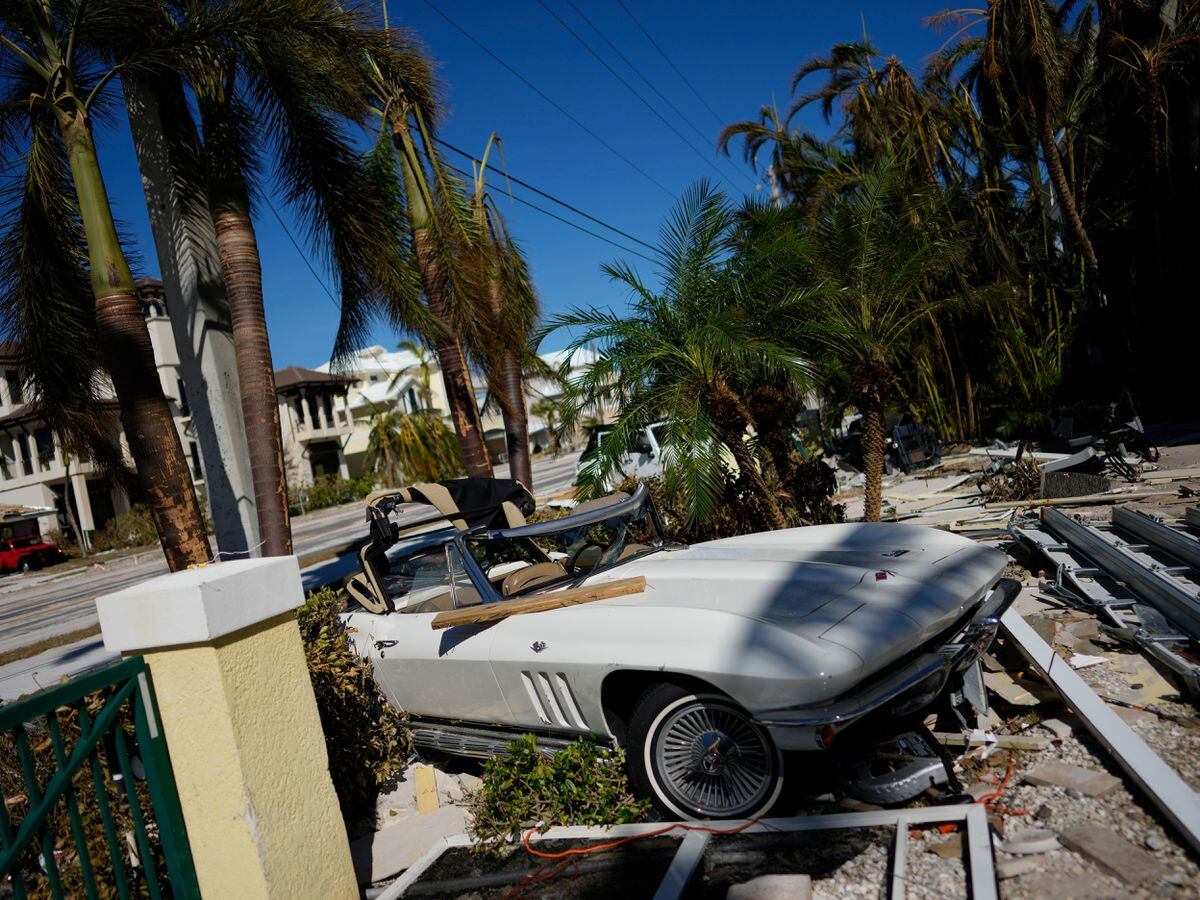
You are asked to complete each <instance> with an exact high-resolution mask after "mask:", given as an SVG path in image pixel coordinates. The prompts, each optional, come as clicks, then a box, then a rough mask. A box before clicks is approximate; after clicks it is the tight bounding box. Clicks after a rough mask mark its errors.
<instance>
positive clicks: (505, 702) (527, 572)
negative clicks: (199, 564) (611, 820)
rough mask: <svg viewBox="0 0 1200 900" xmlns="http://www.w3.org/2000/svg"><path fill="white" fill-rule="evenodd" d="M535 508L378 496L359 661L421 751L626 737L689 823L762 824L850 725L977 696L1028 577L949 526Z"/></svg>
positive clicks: (528, 503)
mask: <svg viewBox="0 0 1200 900" xmlns="http://www.w3.org/2000/svg"><path fill="white" fill-rule="evenodd" d="M412 504H420V506H417V507H414V506H413V505H412ZM532 507H533V503H532V498H530V496H529V494H528V493H527V492H526V491H525V490H524V488H522V487H521V486H520V485H519V484H518V483H516V482H511V481H499V480H492V479H459V480H456V481H450V482H445V483H443V484H437V485H416V486H414V487H411V488H406V489H402V490H397V491H388V492H383V493H381V494H377V495H373V496H372V497H371V498H369V499H368V504H367V511H368V520H369V522H370V526H371V540H370V541H369V543H368V544H367V545H366V546H365V547H364V548H363V550H362V552H361V554H360V558H361V561H362V566H363V571H362V573H361V574H358V575H355V576H353V577H352V578H351V579H350V580H349V581H348V582H347V589H348V591H349V593H350V594H351V596H352V597H353V598H354V600H356V601H357V603H354V604H351V606H350V607H349V608H348V611H347V612H346V613H344V614H343V615H344V621H345V623H346V625H347V627H348V629H349V631H350V634H351V638H352V639H353V641H354V643H355V646H356V650H357V652H358V653H359V654H361V655H362V656H364V657H368V658H369V659H370V660H371V661H372V663H373V667H374V671H375V675H376V679H377V681H378V682H379V684H380V686H381V688H382V690H383V691H384V693H385V694H386V695H387V697H388V699H389V700H390V701H391V702H392V703H394V704H395V705H396V706H398V707H400V708H401V709H403V710H405V711H406V712H407V713H408V714H409V716H410V724H411V727H412V729H413V734H414V739H415V741H416V743H417V744H418V745H419V746H425V747H429V748H435V749H438V750H441V751H443V752H449V753H454V754H464V755H474V756H489V755H492V754H494V753H500V752H503V751H504V749H505V748H506V747H507V745H508V743H509V742H511V741H512V740H513V739H514V738H515V737H516V736H518V735H520V734H523V733H527V732H533V733H535V734H536V735H538V737H539V744H540V745H541V746H543V747H546V748H547V749H551V750H553V749H554V748H556V747H561V746H564V745H565V744H566V743H569V742H570V741H572V740H575V739H577V738H578V737H580V736H591V737H593V738H594V739H596V740H598V741H602V742H610V743H611V742H615V743H617V744H620V745H623V746H624V747H625V748H626V751H627V759H628V764H629V775H630V779H631V782H632V785H633V787H634V789H635V791H638V792H640V793H641V794H642V795H644V796H647V797H649V798H651V799H652V800H653V802H654V803H655V805H656V806H657V807H658V808H659V809H660V811H661V812H663V813H664V814H666V815H668V816H671V817H681V818H721V817H744V816H751V815H755V814H758V813H761V812H763V811H765V810H767V809H769V808H770V807H771V806H772V805H773V803H774V802H775V800H776V799H777V798H778V796H779V793H780V790H781V786H782V783H783V774H784V751H811V752H821V751H828V750H829V748H830V747H831V746H833V747H840V746H843V745H848V743H846V742H845V741H846V740H848V738H849V735H848V734H847V735H844V734H843V732H850V733H852V732H854V731H855V729H866V728H867V727H868V724H867V723H871V722H874V723H876V724H878V723H880V722H881V721H882V722H884V723H890V722H897V721H900V720H901V719H902V718H903V717H906V716H907V717H909V718H910V719H911V718H912V716H911V714H913V713H916V712H919V711H920V710H923V709H925V708H926V707H928V706H929V705H930V704H931V703H933V701H934V700H935V699H937V698H938V697H939V695H943V694H948V695H950V696H953V697H954V698H955V701H956V702H962V701H963V698H964V697H965V698H967V699H968V700H971V701H972V702H973V703H975V705H976V706H978V702H976V701H975V700H973V699H972V698H974V697H979V698H980V702H981V698H982V684H981V681H980V676H979V669H978V664H977V662H976V660H977V658H978V656H979V654H980V653H981V651H982V650H984V649H986V648H987V646H988V645H989V644H990V643H991V640H992V638H993V637H994V635H995V632H996V628H997V620H998V617H999V615H1000V614H1001V613H1002V612H1003V610H1004V608H1005V607H1006V606H1007V605H1008V603H1010V602H1011V601H1012V599H1013V597H1014V596H1015V593H1016V588H1017V585H1016V583H1015V582H1012V581H1007V580H1003V581H1002V580H1001V577H1000V576H1001V573H1002V572H1003V570H1004V565H1005V557H1004V555H1003V554H1001V553H1000V552H998V551H996V550H992V549H988V548H986V547H983V546H980V545H979V544H977V543H975V542H973V541H971V540H968V539H966V538H963V537H959V536H957V535H953V534H949V533H947V532H943V531H937V530H934V529H930V528H923V527H918V526H912V525H897V524H847V525H821V526H812V527H807V528H795V529H789V530H786V531H774V532H768V533H762V534H751V535H745V536H742V537H735V538H727V539H724V540H718V541H709V542H706V543H701V544H693V545H690V546H688V545H684V544H678V543H673V542H671V541H668V540H666V539H665V538H664V537H663V531H662V527H661V523H660V521H659V518H658V515H657V513H656V512H655V509H654V506H653V503H652V502H651V500H650V497H649V494H648V492H647V491H646V489H645V487H644V486H642V487H639V488H638V489H637V490H636V491H635V492H634V493H633V495H632V496H630V495H627V494H623V493H619V494H614V495H612V496H610V497H606V498H603V499H601V500H595V501H591V502H588V503H583V504H580V505H579V506H577V507H576V508H575V509H574V510H573V511H572V512H571V513H570V514H569V515H567V516H565V517H563V518H560V519H556V520H553V521H549V522H542V523H537V524H526V523H525V518H524V516H525V515H526V514H528V513H529V512H531V511H532ZM414 513H415V516H414ZM972 684H973V685H974V688H972ZM844 739H845V740H844ZM916 743H917V744H920V743H921V742H920V740H917V741H916ZM926 762H928V761H926ZM937 765H940V763H939V761H938V760H936V759H935V760H934V763H933V766H934V767H936V766H937ZM929 771H930V766H929V765H925V766H924V768H921V767H920V766H918V767H917V769H912V768H908V769H903V770H902V771H900V772H898V773H896V779H893V780H892V781H891V782H887V783H886V784H884V783H883V782H880V783H879V784H877V785H876V787H877V788H879V789H880V790H879V791H877V793H876V794H874V795H872V796H873V797H877V798H882V799H888V800H897V801H899V800H904V799H907V798H908V797H909V796H912V795H914V794H915V793H918V792H920V791H921V790H924V789H925V788H927V787H929V786H930V783H931V782H934V781H937V782H942V781H945V780H946V776H945V775H943V776H942V777H941V778H940V779H938V778H932V779H930V778H927V777H926V776H927V775H928V773H929ZM864 777H868V778H869V777H873V776H870V775H868V776H864Z"/></svg>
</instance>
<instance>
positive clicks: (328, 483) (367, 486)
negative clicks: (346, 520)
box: [288, 475, 375, 516]
mask: <svg viewBox="0 0 1200 900" xmlns="http://www.w3.org/2000/svg"><path fill="white" fill-rule="evenodd" d="M374 489H375V476H374V475H364V476H362V477H361V478H339V477H338V476H337V475H318V476H317V477H316V478H314V479H313V483H312V484H306V485H304V486H302V487H289V488H288V512H289V513H290V514H291V515H293V516H299V515H303V514H304V513H309V512H312V511H313V510H314V509H325V508H327V507H330V506H340V505H342V504H343V503H351V502H353V501H355V500H362V499H363V498H365V497H366V496H367V494H369V493H371V491H373V490H374ZM301 492H303V494H304V498H303V499H304V503H303V504H301V503H300V499H301V497H300V494H301ZM301 510H303V512H302V511H301Z"/></svg>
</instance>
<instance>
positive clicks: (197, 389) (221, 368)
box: [121, 73, 261, 556]
mask: <svg viewBox="0 0 1200 900" xmlns="http://www.w3.org/2000/svg"><path fill="white" fill-rule="evenodd" d="M121 83H122V87H123V89H124V92H125V105H126V109H127V111H128V113H129V125H130V130H131V132H132V134H133V143H134V149H135V151H136V152H137V159H138V169H139V170H140V172H141V174H142V187H143V189H144V191H145V194H146V208H147V210H148V211H149V213H150V230H151V232H152V233H153V235H154V247H155V250H156V252H157V256H158V267H159V271H160V272H161V273H162V281H163V296H164V299H165V300H166V305H167V312H168V315H169V316H170V319H171V331H172V333H173V334H174V344H175V347H176V349H177V351H178V353H179V370H180V373H181V374H182V376H183V383H184V387H185V388H186V390H187V395H188V405H189V406H190V407H191V410H192V422H193V424H194V425H195V429H196V438H197V440H198V441H199V444H200V465H201V468H202V469H203V471H204V487H205V491H206V493H207V495H208V502H209V504H210V505H211V507H212V518H213V528H214V530H215V531H216V536H217V546H218V548H219V549H220V550H221V551H222V552H224V553H236V554H250V555H251V556H257V555H259V553H260V552H261V551H260V550H259V549H258V548H259V535H258V513H257V510H256V508H255V503H254V481H253V479H252V476H251V473H250V451H249V448H248V445H247V443H246V428H245V425H244V424H243V422H242V405H241V394H240V390H239V386H238V377H237V361H236V358H235V355H234V347H233V332H232V326H231V324H230V319H229V304H228V302H227V301H226V299H225V282H224V280H223V279H222V277H221V271H220V265H219V263H218V260H217V249H216V232H215V231H214V228H213V222H212V214H211V212H210V211H209V208H208V202H207V200H206V198H204V197H203V196H196V194H195V192H194V185H192V186H190V187H189V188H188V190H187V191H186V192H185V191H183V190H181V187H180V185H181V183H182V180H183V179H185V178H188V177H189V173H188V172H187V171H186V170H187V165H188V163H187V160H188V157H189V155H190V153H192V152H193V151H194V147H195V144H196V140H197V138H196V134H195V126H194V125H193V124H192V120H191V118H190V113H188V112H187V110H186V100H185V98H184V94H183V88H182V86H181V85H180V83H179V81H178V79H177V78H175V79H174V81H172V80H171V79H170V78H168V79H167V80H161V79H157V78H156V79H155V81H154V83H150V82H148V81H147V80H144V79H141V78H138V77H136V76H133V75H131V74H129V73H125V74H123V75H122V76H121ZM164 123H168V124H169V126H170V127H168V124H164ZM192 175H194V173H192ZM160 377H164V376H160ZM166 387H167V390H168V393H171V394H173V393H174V390H175V386H174V385H167V386H166Z"/></svg>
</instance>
